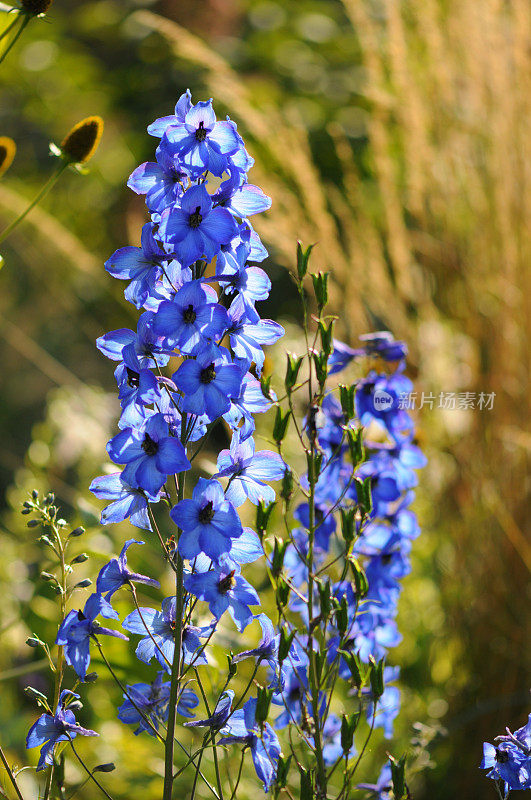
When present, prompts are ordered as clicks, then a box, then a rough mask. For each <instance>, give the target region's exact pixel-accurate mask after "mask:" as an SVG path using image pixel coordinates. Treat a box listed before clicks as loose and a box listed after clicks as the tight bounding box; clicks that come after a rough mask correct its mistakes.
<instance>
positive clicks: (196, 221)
mask: <svg viewBox="0 0 531 800" xmlns="http://www.w3.org/2000/svg"><path fill="white" fill-rule="evenodd" d="M202 221H203V217H202V216H201V206H197V208H196V210H195V211H194V213H193V214H190V216H189V218H188V224H189V225H190V227H191V228H198V227H199V226H200V225H201V223H202Z"/></svg>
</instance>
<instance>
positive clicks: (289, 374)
mask: <svg viewBox="0 0 531 800" xmlns="http://www.w3.org/2000/svg"><path fill="white" fill-rule="evenodd" d="M287 358H288V363H287V365H286V377H285V378H284V384H285V386H286V391H287V392H288V393H289V392H290V391H291V390H292V389H293V387H294V386H295V384H296V383H297V378H298V377H299V371H300V368H301V364H302V362H303V360H304V356H296V355H294V353H288V354H287Z"/></svg>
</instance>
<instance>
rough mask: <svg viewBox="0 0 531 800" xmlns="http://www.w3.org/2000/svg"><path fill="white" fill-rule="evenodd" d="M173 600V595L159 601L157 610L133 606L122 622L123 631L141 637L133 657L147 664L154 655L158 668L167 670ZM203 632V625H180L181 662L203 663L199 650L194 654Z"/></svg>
mask: <svg viewBox="0 0 531 800" xmlns="http://www.w3.org/2000/svg"><path fill="white" fill-rule="evenodd" d="M176 602H177V601H176V599H175V597H166V599H165V600H163V601H162V609H161V611H156V610H155V609H154V608H141V609H140V610H138V609H135V610H134V611H132V612H131V614H129V615H128V616H127V617H126V618H125V619H124V621H123V623H122V627H123V628H125V630H126V631H129V632H130V633H136V634H138V635H139V636H142V637H143V638H142V639H141V640H140V641H139V643H138V645H137V648H136V650H135V653H136V656H137V658H139V659H140V661H144V662H145V663H146V664H149V663H150V661H151V660H152V658H153V656H155V658H156V659H157V661H158V662H159V664H160V665H161V667H164V669H166V670H167V671H168V672H171V665H172V663H173V656H174V653H175V623H176ZM208 630H209V629H207V631H208ZM205 635H208V634H207V633H206V632H205V629H203V628H196V627H194V626H192V625H187V626H186V627H185V628H184V630H183V637H182V650H183V661H184V663H185V664H189V663H190V662H191V661H192V660H193V662H194V664H206V663H207V660H206V658H205V656H204V654H203V652H201V653H200V654H197V650H198V648H199V647H200V646H201V642H200V638H201V637H204V636H205Z"/></svg>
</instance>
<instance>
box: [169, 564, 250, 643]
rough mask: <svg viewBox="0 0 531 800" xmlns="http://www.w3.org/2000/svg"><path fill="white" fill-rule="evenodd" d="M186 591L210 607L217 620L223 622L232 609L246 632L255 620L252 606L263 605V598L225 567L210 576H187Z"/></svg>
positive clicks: (206, 574)
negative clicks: (253, 619)
mask: <svg viewBox="0 0 531 800" xmlns="http://www.w3.org/2000/svg"><path fill="white" fill-rule="evenodd" d="M184 587H185V589H186V591H187V592H190V594H193V595H194V597H197V598H198V599H199V600H204V601H205V602H206V603H208V607H209V609H210V611H211V613H212V614H213V615H214V616H215V618H216V619H221V617H222V616H223V614H224V613H225V611H227V609H228V611H229V613H230V615H231V617H232V619H233V620H234V624H235V625H236V627H237V628H238V630H239V631H243V630H244V629H245V628H246V627H247V625H248V624H249V622H251V620H252V618H253V614H252V612H251V610H250V608H249V606H259V605H260V598H259V597H258V595H257V594H256V591H255V589H254V588H253V587H252V586H251V584H250V583H248V581H246V580H245V578H243V577H242V576H241V575H238V574H236V570H234V569H232V570H229V569H228V568H227V566H225V565H221V566H216V567H214V569H211V570H209V571H208V572H195V573H193V574H191V575H186V576H185V578H184Z"/></svg>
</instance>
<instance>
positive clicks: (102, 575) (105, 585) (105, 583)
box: [96, 539, 160, 600]
mask: <svg viewBox="0 0 531 800" xmlns="http://www.w3.org/2000/svg"><path fill="white" fill-rule="evenodd" d="M132 544H144V542H142V541H140V540H139V539H128V540H127V541H126V543H125V544H124V546H123V547H122V551H121V553H120V555H119V556H118V558H111V560H110V561H109V563H108V564H105V566H103V567H102V568H101V569H100V572H99V575H98V579H97V581H96V590H97V591H98V592H99V594H103V595H105V597H106V599H107V600H110V598H111V597H112V596H113V594H114V593H115V592H117V591H118V589H121V588H122V586H127V585H129V584H130V583H144V584H146V585H147V586H160V583H159V582H158V581H156V580H155V578H148V577H147V575H139V574H138V572H131V570H130V569H129V567H128V566H127V551H128V549H129V548H130V547H131V545H132Z"/></svg>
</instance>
